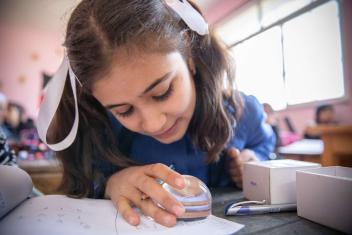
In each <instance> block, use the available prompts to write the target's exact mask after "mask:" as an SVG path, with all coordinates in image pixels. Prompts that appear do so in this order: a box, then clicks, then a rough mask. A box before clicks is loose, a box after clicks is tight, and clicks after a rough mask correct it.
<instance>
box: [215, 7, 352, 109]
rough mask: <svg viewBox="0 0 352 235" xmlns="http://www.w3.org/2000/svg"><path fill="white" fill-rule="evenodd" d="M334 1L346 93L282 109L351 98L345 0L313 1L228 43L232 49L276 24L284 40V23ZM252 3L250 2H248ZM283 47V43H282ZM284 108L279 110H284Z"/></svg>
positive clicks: (338, 101) (344, 100) (290, 105)
mask: <svg viewBox="0 0 352 235" xmlns="http://www.w3.org/2000/svg"><path fill="white" fill-rule="evenodd" d="M332 1H335V2H336V3H337V6H338V7H337V8H338V21H339V26H340V32H341V35H340V44H341V57H342V76H343V86H344V87H343V88H344V95H343V96H342V97H339V98H334V99H326V100H319V101H310V102H305V103H300V104H288V103H287V102H286V108H285V109H282V110H287V109H290V110H291V109H300V108H308V107H312V106H316V105H319V104H338V103H344V102H347V101H348V100H349V97H350V95H351V94H350V89H349V87H350V81H349V80H348V79H347V72H346V71H347V69H346V52H345V32H344V26H345V25H344V23H345V22H344V17H343V14H342V12H343V11H342V3H341V1H343V0H316V1H313V2H311V3H309V4H308V5H306V6H304V7H302V8H301V9H299V10H297V11H295V12H293V13H291V14H289V15H287V16H286V17H283V18H282V19H280V20H278V21H276V22H274V23H272V24H269V25H268V26H264V27H263V26H262V24H261V23H260V29H259V31H257V32H255V33H252V34H251V35H249V36H247V37H245V38H243V39H241V40H239V41H236V42H234V43H232V44H230V45H228V46H227V47H228V49H229V50H231V49H232V48H233V47H235V46H236V45H238V44H240V43H243V42H245V41H247V40H249V39H251V38H253V37H255V36H257V35H259V34H261V33H263V32H265V31H267V30H269V29H271V28H273V27H276V26H279V27H280V29H281V40H283V36H282V26H283V24H284V23H286V22H288V21H290V20H292V19H294V18H296V17H299V16H301V15H303V14H305V13H307V12H309V11H311V10H313V9H315V8H317V7H319V6H321V5H323V4H326V3H328V2H332ZM260 2H261V1H260V0H259V1H255V2H254V3H252V4H254V5H257V4H258V5H259V15H258V20H259V21H260V20H261V14H262V13H261V4H260ZM248 3H250V2H248ZM227 20H228V18H225V19H224V20H223V21H222V22H224V23H225V22H226V21H227ZM222 22H221V21H220V22H219V23H218V24H221V23H222ZM281 47H283V43H281ZM282 61H283V64H284V63H285V58H284V54H282ZM285 73H286V71H285V66H283V74H285ZM283 80H284V82H285V75H283ZM282 110H278V111H282Z"/></svg>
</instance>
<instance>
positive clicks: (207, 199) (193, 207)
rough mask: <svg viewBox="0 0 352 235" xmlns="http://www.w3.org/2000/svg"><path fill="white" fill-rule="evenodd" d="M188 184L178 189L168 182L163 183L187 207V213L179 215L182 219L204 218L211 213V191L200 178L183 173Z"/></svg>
mask: <svg viewBox="0 0 352 235" xmlns="http://www.w3.org/2000/svg"><path fill="white" fill-rule="evenodd" d="M183 177H184V178H185V182H186V186H185V187H184V188H183V189H182V190H179V189H176V188H174V187H172V186H170V185H168V184H167V183H163V184H162V186H163V188H164V189H165V190H166V191H168V192H169V193H171V194H172V195H173V196H174V197H175V198H176V200H178V201H179V202H181V203H182V204H183V206H184V208H185V213H184V214H183V215H182V216H181V217H178V219H180V220H194V219H204V218H206V217H208V216H209V215H210V214H211V200H212V199H211V193H210V190H209V189H208V187H207V186H206V185H205V184H204V183H203V182H202V181H201V180H199V179H198V178H196V177H194V176H191V175H183Z"/></svg>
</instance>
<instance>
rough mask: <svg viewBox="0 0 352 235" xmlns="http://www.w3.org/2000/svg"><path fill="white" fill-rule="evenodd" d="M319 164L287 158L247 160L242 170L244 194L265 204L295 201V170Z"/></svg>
mask: <svg viewBox="0 0 352 235" xmlns="http://www.w3.org/2000/svg"><path fill="white" fill-rule="evenodd" d="M319 166H320V164H318V163H312V162H303V161H296V160H289V159H285V160H271V161H260V162H248V163H246V164H244V170H243V192H244V196H245V197H246V198H248V199H249V200H255V201H262V200H265V202H266V204H286V203H296V170H301V169H307V168H314V167H315V168H316V167H319Z"/></svg>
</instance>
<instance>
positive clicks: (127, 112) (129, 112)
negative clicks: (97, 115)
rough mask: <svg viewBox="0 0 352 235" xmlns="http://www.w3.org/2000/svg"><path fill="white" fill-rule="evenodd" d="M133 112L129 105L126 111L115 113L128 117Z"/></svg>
mask: <svg viewBox="0 0 352 235" xmlns="http://www.w3.org/2000/svg"><path fill="white" fill-rule="evenodd" d="M132 113H133V107H132V106H131V107H130V108H129V109H128V110H127V111H125V112H123V113H117V112H116V114H117V115H118V116H120V117H128V116H130V115H131V114H132Z"/></svg>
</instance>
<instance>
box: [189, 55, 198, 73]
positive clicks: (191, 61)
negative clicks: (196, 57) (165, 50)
mask: <svg viewBox="0 0 352 235" xmlns="http://www.w3.org/2000/svg"><path fill="white" fill-rule="evenodd" d="M187 64H188V68H189V70H190V71H191V73H192V74H193V75H195V74H196V72H197V71H196V66H195V65H194V62H193V59H192V58H191V57H189V58H188V60H187Z"/></svg>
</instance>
